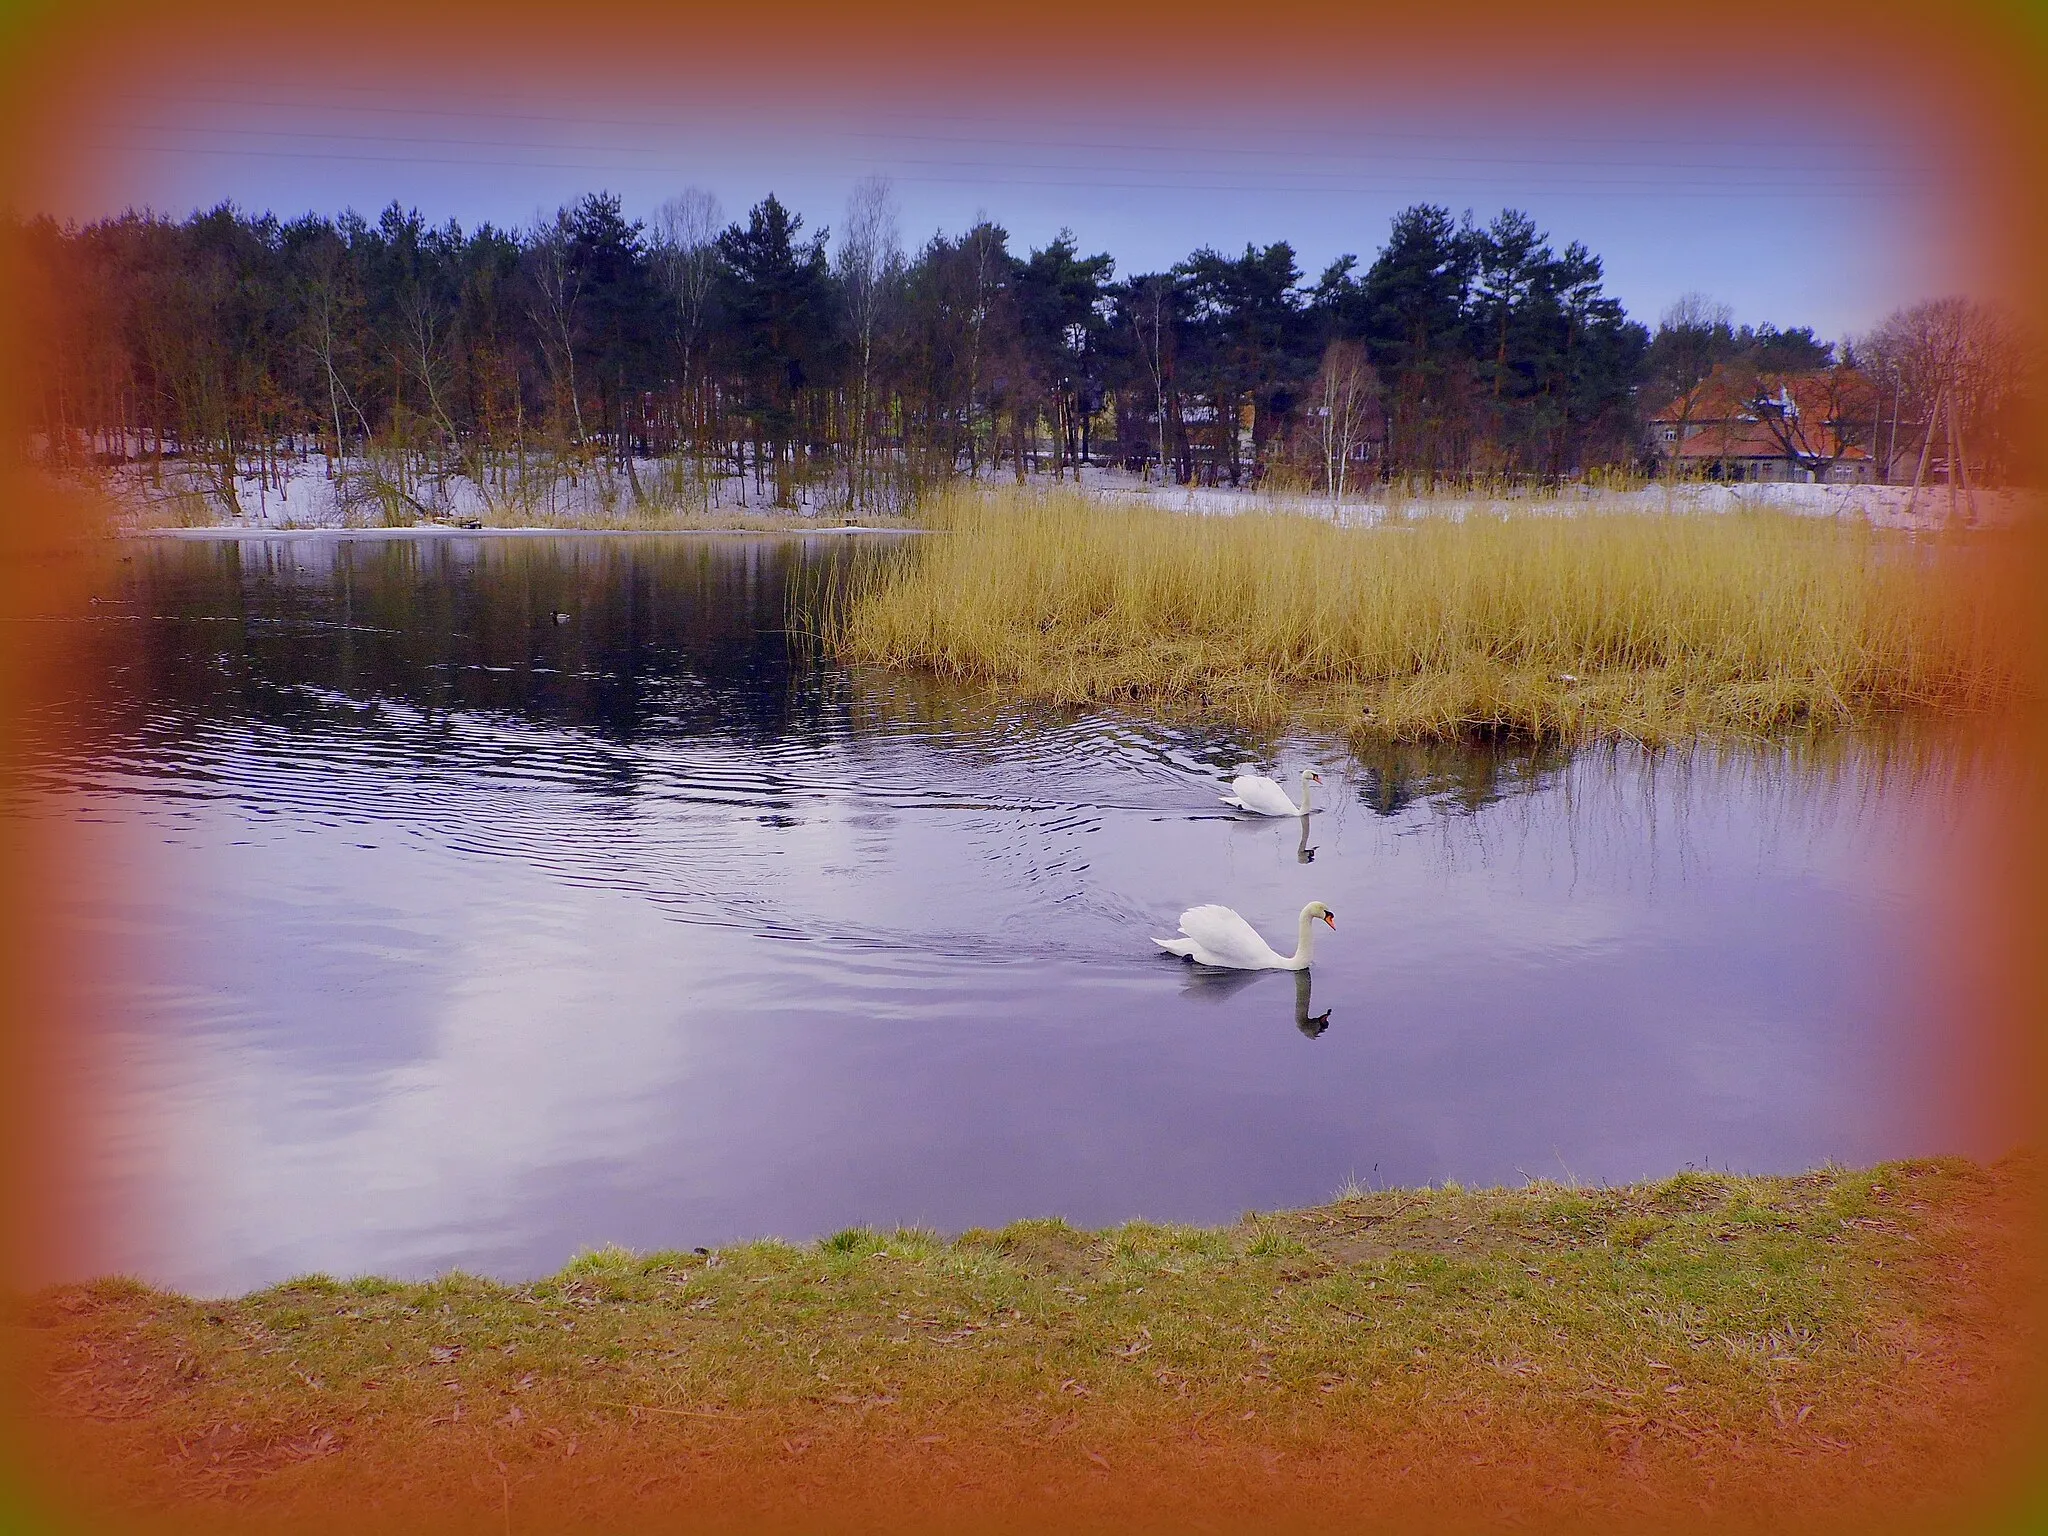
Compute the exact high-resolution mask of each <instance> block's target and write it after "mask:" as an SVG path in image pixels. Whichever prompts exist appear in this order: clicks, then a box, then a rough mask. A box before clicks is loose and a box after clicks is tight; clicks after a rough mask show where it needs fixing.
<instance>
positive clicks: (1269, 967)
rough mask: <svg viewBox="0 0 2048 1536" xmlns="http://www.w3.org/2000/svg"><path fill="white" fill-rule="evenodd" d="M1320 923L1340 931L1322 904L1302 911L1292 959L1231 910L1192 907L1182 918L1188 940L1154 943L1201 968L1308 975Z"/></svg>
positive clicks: (1309, 906)
mask: <svg viewBox="0 0 2048 1536" xmlns="http://www.w3.org/2000/svg"><path fill="white" fill-rule="evenodd" d="M1318 920H1320V921H1322V922H1325V923H1328V924H1329V925H1330V931H1331V932H1332V933H1334V932H1336V931H1337V917H1336V914H1335V913H1333V912H1332V911H1331V910H1330V909H1329V908H1328V907H1326V906H1324V905H1323V904H1322V903H1321V902H1320V901H1312V902H1310V903H1309V904H1308V905H1307V906H1305V907H1303V908H1302V909H1301V936H1300V939H1299V941H1298V942H1297V943H1296V944H1295V946H1294V953H1293V954H1291V955H1283V954H1281V953H1280V952H1279V951H1278V950H1277V949H1275V948H1274V947H1273V946H1272V945H1270V944H1268V943H1267V942H1266V941H1265V940H1264V939H1262V938H1260V937H1259V931H1258V930H1257V929H1256V928H1254V927H1253V926H1252V925H1251V924H1250V923H1248V922H1246V921H1245V920H1244V919H1243V918H1241V917H1239V916H1238V915H1237V914H1236V913H1235V912H1233V911H1231V910H1230V908H1228V907H1217V906H1207V907H1189V908H1188V909H1187V911H1185V912H1183V913H1181V915H1180V931H1181V933H1182V934H1183V935H1185V937H1183V938H1178V939H1154V940H1153V941H1152V942H1153V943H1154V944H1157V945H1158V946H1159V947H1160V948H1161V949H1163V950H1165V951H1166V952H1167V953H1168V954H1170V955H1179V956H1180V957H1181V958H1182V959H1184V960H1192V961H1194V962H1195V963H1196V964H1197V965H1216V966H1222V967H1224V968H1225V969H1227V970H1233V971H1305V970H1307V969H1308V966H1309V961H1310V959H1311V958H1312V956H1313V953H1314V950H1315V944H1316V936H1315V928H1314V924H1315V923H1316V922H1317V921H1318Z"/></svg>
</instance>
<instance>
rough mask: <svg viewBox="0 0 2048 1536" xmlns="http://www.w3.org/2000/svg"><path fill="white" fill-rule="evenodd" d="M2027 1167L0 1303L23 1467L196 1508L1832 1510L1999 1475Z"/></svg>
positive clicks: (586, 1514)
mask: <svg viewBox="0 0 2048 1536" xmlns="http://www.w3.org/2000/svg"><path fill="white" fill-rule="evenodd" d="M2038 1192H2039V1190H2038V1178H2037V1173H2036V1168H2035V1163H2034V1159H2033V1158H2032V1156H2031V1155H2030V1154H2025V1153H2021V1154H2015V1155H2012V1156H2008V1157H2006V1158H2004V1159H2001V1160H2000V1161H1999V1162H1997V1163H1994V1164H1990V1165H1983V1164H1977V1163H1972V1162H1968V1161H1966V1160H1963V1159H1957V1158H1942V1159H1923V1160H1916V1161H1910V1162H1899V1163H1887V1164H1881V1165H1878V1166H1876V1167H1874V1168H1869V1169H1864V1170H1860V1171H1851V1170H1845V1169H1840V1168H1834V1167H1827V1168H1822V1169H1818V1170H1815V1171H1813V1172H1810V1173H1806V1174H1801V1175H1794V1176H1776V1177H1763V1176H1755V1177H1752V1176H1741V1175H1733V1174H1714V1173H1701V1172H1695V1171H1687V1172H1681V1173H1679V1174H1677V1175H1675V1176H1673V1177H1671V1178H1669V1179H1665V1180H1662V1181H1660V1182H1657V1183H1645V1184H1636V1185H1625V1186H1615V1187H1609V1188H1585V1187H1576V1186H1568V1185H1559V1184H1554V1183H1532V1184H1530V1185H1527V1186H1525V1187H1522V1188H1518V1189H1496V1190H1483V1191H1467V1190H1464V1189H1461V1188H1459V1187H1457V1186H1455V1185H1444V1186H1440V1187H1433V1188H1425V1189H1420V1190H1416V1189H1387V1190H1371V1191H1347V1192H1346V1193H1345V1194H1344V1195H1343V1196H1342V1197H1340V1198H1339V1199H1337V1200H1335V1201H1333V1202H1332V1203H1330V1204H1327V1205H1323V1206H1316V1207H1310V1208H1307V1209H1304V1210H1297V1211H1287V1212H1278V1213H1271V1214H1264V1215H1261V1214H1258V1213H1247V1214H1246V1216H1245V1217H1244V1218H1243V1219H1242V1220H1240V1221H1239V1222H1237V1223H1236V1224H1234V1225H1232V1226H1228V1227H1176V1226H1166V1225H1159V1224H1154V1223H1147V1222H1129V1223H1126V1224H1124V1225H1123V1226H1121V1227H1115V1228H1110V1229H1105V1230H1102V1231H1082V1230H1079V1229H1075V1228H1072V1227H1068V1226H1067V1225H1066V1224H1065V1223H1063V1222H1060V1221H1057V1220H1039V1221H1020V1222H1016V1223H1013V1224H1011V1225H1010V1226H1008V1227H1005V1228H1002V1229H1000V1230H998V1231H986V1230H976V1231H969V1232H965V1233H962V1234H960V1235H959V1236H957V1237H955V1238H953V1239H950V1240H948V1239H944V1238H941V1237H939V1236H938V1235H936V1234H934V1233H930V1232H926V1231H919V1230H914V1229H899V1230H896V1231H893V1232H881V1231H872V1230H868V1229H861V1228H850V1229H848V1230H846V1231H844V1232H840V1233H837V1234H834V1235H832V1236H830V1237H827V1238H824V1239H822V1240H819V1241H817V1242H814V1243H808V1244H804V1245H802V1246H798V1245H794V1244H789V1243H780V1242H756V1243H742V1244H736V1245H733V1246H730V1247H727V1248H723V1249H720V1250H718V1251H716V1252H710V1251H706V1250H702V1249H700V1250H695V1251H690V1252H685V1251H680V1250H678V1251H672V1252H666V1253H654V1254H635V1253H630V1252H627V1251H626V1250H623V1249H617V1248H607V1249H600V1250H597V1251H595V1252H586V1253H585V1254H583V1255H582V1256H581V1257H579V1258H578V1259H576V1260H574V1261H573V1262H571V1263H570V1264H569V1265H568V1266H567V1267H565V1268H564V1269H563V1270H561V1271H560V1272H558V1273H557V1274H555V1275H553V1276H549V1277H546V1278H544V1279H540V1280H536V1281H532V1282H528V1283H524V1284H498V1283H495V1282H491V1281H486V1280H480V1279H477V1278H475V1277H471V1276H465V1275H461V1274H448V1275H443V1276H441V1277H440V1278H438V1279H436V1280H431V1281H425V1282H418V1283H405V1282H394V1281H388V1280H380V1279H371V1278H364V1279H357V1280H351V1281H337V1280H333V1279H330V1278H327V1277H324V1276H306V1277H302V1278H300V1279H298V1280H294V1281H289V1282H286V1283H284V1284H282V1285H278V1286H273V1287H271V1288H269V1289H267V1290H263V1291H258V1292H254V1293H251V1294H249V1295H247V1296H243V1297H240V1298H236V1299H232V1300H211V1301H208V1300H196V1299H192V1298H188V1297H182V1296H175V1295H170V1294H168V1293H164V1292H159V1291H154V1290H151V1289H149V1288H147V1287H145V1286H142V1285H140V1284H139V1283H136V1282H133V1281H123V1280H118V1279H115V1280H102V1281H98V1282H94V1283H90V1284H83V1285H67V1286H54V1287H49V1288H46V1289H44V1290H42V1291H40V1292H38V1293H36V1294H34V1295H32V1296H29V1297H25V1298H17V1299H15V1300H14V1301H13V1302H12V1303H11V1304H10V1305H9V1307H8V1309H7V1311H8V1315H9V1321H10V1323H11V1324H13V1326H12V1327H11V1328H10V1332H12V1333H13V1334H15V1336H16V1338H17V1339H18V1340H19V1341H20V1342H21V1343H22V1344H23V1346H24V1353H25V1357H26V1358H25V1362H24V1363H25V1364H27V1365H28V1367H29V1369H28V1372H27V1376H26V1381H27V1384H28V1385H29V1387H30V1391H31V1396H32V1398H33V1400H34V1415H33V1418H32V1419H31V1420H30V1421H29V1422H30V1424H31V1425H32V1427H33V1430H34V1439H36V1440H39V1441H40V1442H41V1446H40V1449H41V1451H42V1452H43V1453H45V1455H44V1461H43V1465H45V1466H46V1467H47V1468H48V1469H50V1474H49V1475H50V1478H51V1483H52V1487H53V1489H55V1490H56V1491H57V1492H58V1493H59V1494H60V1495H61V1496H62V1497H63V1498H64V1499H65V1500H66V1501H67V1502H70V1503H73V1504H74V1505H76V1506H77V1507H78V1508H79V1509H80V1510H81V1512H84V1511H87V1510H90V1509H96V1508H108V1509H112V1508H122V1509H126V1510H129V1511H136V1510H148V1511H153V1512H156V1513H158V1514H162V1515H168V1516H172V1517H183V1518H186V1519H193V1518H197V1519H200V1520H202V1521H205V1522H207V1523H208V1524H209V1528H212V1529H251V1530H254V1529H264V1530H275V1529H279V1528H281V1527H289V1526H295V1525H297V1524H299V1523H301V1522H304V1523H306V1524H313V1523H317V1522H319V1521H322V1520H324V1521H326V1522H327V1524H328V1525H330V1526H331V1525H332V1524H333V1523H334V1522H335V1521H336V1519H337V1518H339V1519H341V1520H342V1523H344V1524H348V1525H349V1527H350V1528H351V1529H393V1530H396V1529H401V1528H413V1527H416V1526H417V1525H418V1523H419V1522H421V1521H422V1520H424V1521H426V1522H428V1523H429V1524H437V1525H438V1527H439V1528H462V1529H469V1528H475V1529H479V1530H481V1529H484V1528H486V1527H488V1528H490V1529H500V1528H502V1526H503V1524H506V1523H512V1522H515V1521H516V1522H520V1523H522V1524H523V1525H524V1528H526V1529H535V1528H542V1522H545V1528H549V1529H592V1530H599V1529H608V1530H617V1529H622V1528H647V1527H648V1526H650V1525H653V1524H656V1523H659V1522H660V1521H662V1520H663V1519H666V1520H667V1521H669V1522H671V1523H672V1522H673V1521H674V1520H676V1519H678V1518H681V1517H683V1516H685V1515H687V1514H690V1513H691V1512H696V1513H698V1514H699V1515H701V1514H702V1512H703V1511H704V1510H706V1509H715V1510H717V1511H718V1512H719V1519H721V1520H724V1521H726V1522H727V1523H728V1524H730V1525H731V1526H733V1527H735V1528H751V1527H754V1526H758V1525H759V1524H762V1523H774V1522H777V1521H782V1522H791V1521H793V1522H795V1523H798V1524H806V1523H807V1524H809V1525H811V1526H813V1527H815V1526H816V1525H817V1524H818V1522H819V1521H820V1520H821V1519H822V1518H824V1517H823V1513H822V1511H824V1510H831V1511H833V1516H832V1520H831V1522H830V1523H831V1524H833V1525H834V1527H835V1528H850V1529H875V1530H894V1529H903V1528H905V1527H906V1525H908V1526H918V1527H927V1528H950V1529H958V1528H960V1526H961V1525H962V1523H963V1522H969V1523H1005V1524H1015V1525H1016V1527H1017V1528H1020V1529H1022V1528H1044V1527H1045V1526H1046V1525H1047V1524H1049V1523H1050V1524H1056V1525H1058V1526H1059V1527H1060V1528H1063V1529H1075V1528H1085V1529H1104V1530H1108V1529H1132V1528H1146V1527H1151V1526H1157V1527H1160V1528H1168V1529H1183V1528H1186V1527H1187V1526H1188V1525H1189V1524H1190V1523H1191V1522H1195V1521H1198V1520H1199V1521H1207V1522H1208V1523H1210V1524H1214V1523H1215V1522H1216V1521H1217V1520H1219V1519H1220V1520H1222V1521H1223V1522H1224V1523H1225V1524H1227V1525H1231V1526H1244V1527H1247V1528H1249V1527H1251V1526H1253V1525H1257V1524H1260V1523H1262V1522H1265V1521H1267V1520H1269V1519H1270V1516H1271V1513H1272V1511H1273V1510H1274V1509H1275V1508H1282V1509H1285V1510H1287V1511H1289V1512H1290V1513H1292V1514H1294V1515H1296V1516H1299V1517H1302V1518H1305V1519H1310V1520H1311V1522H1312V1523H1329V1524H1339V1523H1341V1524H1344V1525H1345V1526H1346V1527H1347V1528H1358V1522H1359V1521H1360V1519H1361V1518H1365V1519H1366V1520H1367V1521H1368V1522H1369V1523H1370V1522H1381V1523H1382V1524H1381V1526H1379V1527H1376V1528H1385V1529H1389V1530H1398V1529H1404V1528H1405V1529H1412V1528H1413V1527H1414V1525H1415V1524H1416V1523H1418V1522H1424V1521H1432V1520H1441V1519H1445V1518H1452V1519H1459V1520H1463V1521H1466V1522H1470V1521H1471V1520H1472V1519H1474V1518H1475V1517H1481V1518H1484V1519H1485V1520H1487V1521H1488V1522H1491V1523H1499V1522H1500V1520H1502V1519H1504V1518H1505V1519H1535V1520H1539V1521H1547V1522H1551V1523H1557V1522H1563V1523H1565V1524H1567V1525H1571V1526H1573V1527H1574V1528H1580V1529H1584V1528H1608V1529H1616V1530H1625V1529H1638V1528H1640V1527H1641V1523H1642V1521H1643V1520H1644V1519H1646V1518H1649V1517H1653V1516H1656V1515H1659V1514H1660V1513H1676V1512H1680V1511H1682V1512H1684V1513H1685V1514H1686V1515H1687V1516H1688V1518H1693V1519H1697V1518H1699V1516H1700V1515H1701V1514H1702V1513H1704V1514H1706V1515H1707V1516H1708V1517H1709V1518H1710V1519H1711V1520H1713V1521H1714V1522H1715V1528H1716V1529H1725V1528H1730V1527H1731V1526H1735V1527H1748V1528H1760V1527H1765V1526H1769V1527H1773V1528H1777V1527H1781V1526H1790V1527H1797V1528H1808V1529H1811V1528H1818V1525H1826V1526H1831V1527H1834V1528H1839V1529H1844V1530H1849V1529H1858V1528H1867V1526H1868V1524H1869V1523H1870V1522H1871V1521H1873V1520H1875V1519H1878V1518H1879V1517H1891V1516H1895V1515H1897V1514H1898V1513H1900V1512H1901V1511H1902V1510H1913V1511H1916V1512H1920V1513H1923V1514H1930V1513H1939V1512H1940V1511H1941V1510H1943V1509H1952V1508H1956V1507H1960V1506H1961V1505H1962V1504H1964V1503H1965V1502H1967V1501H1968V1500H1970V1499H1971V1498H1973V1497H1975V1496H1977V1495H1981V1494H1983V1493H1984V1492H1986V1491H1989V1490H1992V1489H1993V1488H1994V1486H1995V1484H1996V1481H1997V1479H1998V1478H1999V1476H2000V1475H2001V1474H2002V1473H2005V1472H2007V1471H2009V1470H2010V1468H2009V1462H2010V1461H2011V1460H2012V1459H2013V1458H2014V1457H2016V1456H2017V1455H2018V1453H2019V1450H2020V1447H2019V1446H2018V1444H2017V1441H2016V1439H2015V1431H2016V1430H2017V1428H2018V1427H2019V1423H2020V1419H2019V1414H2020V1411H2021V1409H2022V1407H2023V1405H2024V1403H2025V1402H2026V1400H2027V1398H2026V1389H2025V1381H2026V1379H2027V1375H2028V1370H2029V1368H2030V1367H2031V1364H2032V1361H2033V1359H2034V1355H2035V1344H2034V1341H2033V1339H2032V1337H2031V1334H2030V1333H2029V1331H2028V1326H2027V1320H2028V1317H2029V1315H2030V1314H2029V1311H2028V1302H2029V1299H2030V1298H2031V1297H2032V1296H2033V1295H2034V1294H2035V1289H2036V1284H2037V1281H2038V1273H2037V1271H2038V1268H2039V1266H2038V1264H2037V1262H2036V1260H2037V1257H2038V1255H2037V1249H2036V1246H2035V1244H2034V1243H2033V1241H2032V1230H2033V1229H2032V1222H2031V1215H2032V1208H2033V1202H2034V1200H2035V1198H2036V1196H2037V1194H2038ZM479 1469H481V1472H482V1475H481V1476H473V1475H472V1474H474V1473H476V1472H478V1470H479ZM1274 1501H1278V1503H1277V1504H1276V1503H1275V1502H1274ZM699 1523H700V1524H701V1520H700V1522H699ZM714 1523H716V1522H714ZM1817 1523H1818V1525H1817Z"/></svg>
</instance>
